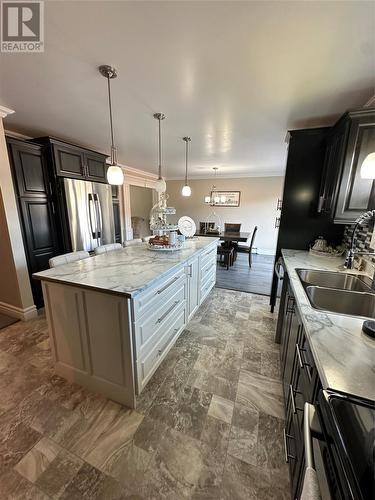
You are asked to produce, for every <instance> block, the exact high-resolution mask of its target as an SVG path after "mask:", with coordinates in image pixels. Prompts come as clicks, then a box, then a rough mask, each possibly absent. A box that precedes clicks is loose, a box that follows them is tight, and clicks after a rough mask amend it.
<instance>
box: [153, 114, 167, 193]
mask: <svg viewBox="0 0 375 500" xmlns="http://www.w3.org/2000/svg"><path fill="white" fill-rule="evenodd" d="M154 118H155V119H156V120H158V122H159V169H158V174H159V176H158V180H157V181H156V183H155V190H156V192H157V193H164V192H165V191H166V189H167V185H166V183H165V180H164V179H163V177H162V176H161V121H162V120H164V119H165V115H163V113H155V114H154Z"/></svg>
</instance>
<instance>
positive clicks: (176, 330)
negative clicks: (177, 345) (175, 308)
mask: <svg viewBox="0 0 375 500" xmlns="http://www.w3.org/2000/svg"><path fill="white" fill-rule="evenodd" d="M178 330H179V328H175V329H174V330H173V334H172V335H171V336H170V337H169V339H168V340H167V342H166V343H165V344H164V345H163V347H162V348H161V349H158V356H161V355H162V354H163V352H164V351H165V349H166V348H167V347H168V346H169V343H170V341H171V340H172V339H173V337H174V336H175V335H176V333H177V332H178Z"/></svg>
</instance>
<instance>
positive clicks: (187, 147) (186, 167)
mask: <svg viewBox="0 0 375 500" xmlns="http://www.w3.org/2000/svg"><path fill="white" fill-rule="evenodd" d="M188 149H189V141H188V140H186V154H185V186H187V183H188V181H187V172H188Z"/></svg>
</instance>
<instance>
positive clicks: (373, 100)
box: [363, 94, 375, 108]
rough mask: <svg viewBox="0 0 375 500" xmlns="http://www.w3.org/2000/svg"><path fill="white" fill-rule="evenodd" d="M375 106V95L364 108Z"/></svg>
mask: <svg viewBox="0 0 375 500" xmlns="http://www.w3.org/2000/svg"><path fill="white" fill-rule="evenodd" d="M374 104H375V94H374V95H373V96H372V97H371V98H370V99H369V100H368V101H367V102H366V104H365V105H364V106H363V107H364V108H369V107H370V106H373V105H374Z"/></svg>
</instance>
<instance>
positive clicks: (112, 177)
mask: <svg viewBox="0 0 375 500" xmlns="http://www.w3.org/2000/svg"><path fill="white" fill-rule="evenodd" d="M99 73H100V74H101V75H102V76H104V77H105V78H106V79H107V83H108V106H109V124H110V127H111V165H110V166H109V167H108V169H107V181H108V184H112V185H113V186H121V184H124V172H123V170H122V168H121V167H120V166H119V165H118V164H117V149H116V147H115V141H114V134H113V119H112V98H111V80H112V79H113V78H117V71H116V69H115V68H112V67H111V66H108V65H107V64H104V65H103V66H99Z"/></svg>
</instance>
